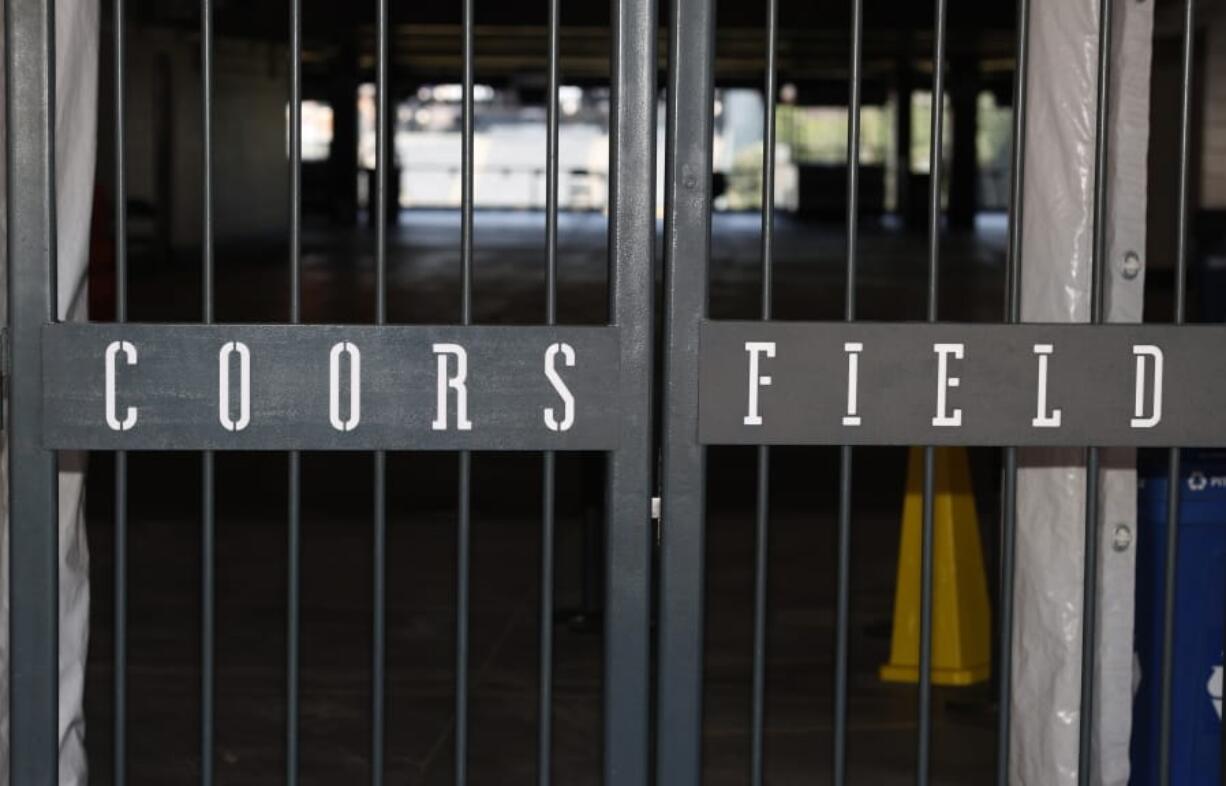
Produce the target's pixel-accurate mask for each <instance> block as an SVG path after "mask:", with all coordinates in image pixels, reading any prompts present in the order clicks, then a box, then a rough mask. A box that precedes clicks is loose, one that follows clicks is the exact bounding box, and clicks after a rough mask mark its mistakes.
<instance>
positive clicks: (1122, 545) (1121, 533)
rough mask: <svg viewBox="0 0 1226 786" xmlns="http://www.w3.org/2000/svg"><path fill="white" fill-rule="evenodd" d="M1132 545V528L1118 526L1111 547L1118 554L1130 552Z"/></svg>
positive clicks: (1125, 525)
mask: <svg viewBox="0 0 1226 786" xmlns="http://www.w3.org/2000/svg"><path fill="white" fill-rule="evenodd" d="M1131 545H1132V528H1131V527H1129V526H1128V525H1127V524H1117V525H1116V527H1115V537H1114V538H1113V539H1112V542H1111V547H1112V548H1113V549H1115V550H1116V551H1117V552H1124V551H1128V547H1129V546H1131Z"/></svg>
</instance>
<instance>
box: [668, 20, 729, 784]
mask: <svg viewBox="0 0 1226 786" xmlns="http://www.w3.org/2000/svg"><path fill="white" fill-rule="evenodd" d="M669 50H670V51H669V59H668V132H667V141H666V143H665V151H666V152H665V156H666V160H665V166H664V170H665V178H666V180H665V199H666V200H667V205H666V207H667V209H666V211H665V219H664V220H665V227H664V253H665V267H664V299H665V304H666V309H665V314H664V342H665V348H666V351H665V356H664V411H663V413H662V414H663V426H664V451H663V477H662V486H663V492H664V495H663V501H664V505H663V511H662V513H663V522H664V523H663V526H662V528H661V530H662V531H661V535H660V620H659V659H660V660H659V706H658V710H657V715H658V731H657V745H656V749H657V766H656V781H657V782H658V783H662V784H663V783H667V784H670V786H697V784H698V783H699V781H700V776H701V771H702V671H703V668H702V665H703V647H702V643H703V624H702V623H703V620H702V614H703V606H704V604H703V592H704V578H703V572H704V559H705V554H704V551H705V548H706V547H705V537H706V536H705V510H704V509H705V502H706V500H705V496H706V488H705V485H706V484H705V478H706V466H705V463H706V451H705V450H704V449H703V448H702V447H701V446H700V445H699V443H698V335H699V327H700V325H701V323H702V320H703V319H704V317H705V316H706V314H707V268H708V262H709V257H710V246H711V156H712V151H711V144H712V142H711V131H712V124H713V108H714V84H713V76H712V70H713V63H714V57H715V4H714V3H713V2H712V0H672V20H671V24H670V26H669Z"/></svg>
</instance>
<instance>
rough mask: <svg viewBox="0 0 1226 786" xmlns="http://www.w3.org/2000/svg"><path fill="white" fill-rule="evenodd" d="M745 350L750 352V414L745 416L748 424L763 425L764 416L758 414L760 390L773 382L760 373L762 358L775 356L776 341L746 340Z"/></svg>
mask: <svg viewBox="0 0 1226 786" xmlns="http://www.w3.org/2000/svg"><path fill="white" fill-rule="evenodd" d="M745 351H746V352H748V353H749V414H748V415H746V416H745V425H746V426H761V425H762V416H761V415H760V414H758V391H759V390H760V389H761V388H764V387H766V386H768V385H770V384H771V378H770V377H766V376H762V375H761V374H759V373H758V366H759V365H760V364H761V361H760V358H761V356H762V355H766V356H767V357H768V358H773V357H774V356H775V342H774V341H746V342H745Z"/></svg>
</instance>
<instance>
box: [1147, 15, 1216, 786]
mask: <svg viewBox="0 0 1226 786" xmlns="http://www.w3.org/2000/svg"><path fill="white" fill-rule="evenodd" d="M1195 36H1196V0H1185V2H1184V16H1183V83H1182V85H1181V89H1182V95H1181V96H1180V129H1179V216H1178V219H1177V220H1178V222H1179V223H1178V227H1179V229H1178V233H1177V237H1176V244H1177V247H1176V250H1175V320H1174V321H1175V324H1176V325H1182V324H1183V323H1184V319H1185V318H1186V316H1187V314H1186V312H1187V294H1188V212H1189V205H1188V203H1189V196H1190V193H1189V192H1190V182H1189V181H1190V174H1189V162H1190V159H1191V150H1192V78H1193V60H1194V57H1195V52H1196V40H1195ZM1169 455H1170V459H1169V464H1170V467H1169V474H1168V475H1167V483H1166V495H1167V499H1166V502H1167V506H1166V553H1165V557H1166V560H1165V563H1164V565H1163V582H1162V676H1161V681H1162V682H1161V684H1162V700H1161V701H1162V703H1161V706H1160V709H1159V725H1158V783H1159V784H1161V786H1168V785H1169V784H1170V782H1171V712H1172V708H1173V705H1174V698H1175V697H1174V689H1175V593H1176V576H1175V572H1176V571H1177V570H1178V568H1179V495H1180V491H1181V488H1180V477H1181V474H1182V473H1181V472H1180V461H1179V459H1180V454H1179V448H1177V447H1175V448H1171V450H1170V454H1169ZM1223 776H1224V777H1226V771H1224V772H1223Z"/></svg>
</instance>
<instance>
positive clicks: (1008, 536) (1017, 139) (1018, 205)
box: [996, 0, 1030, 786]
mask: <svg viewBox="0 0 1226 786" xmlns="http://www.w3.org/2000/svg"><path fill="white" fill-rule="evenodd" d="M1029 67H1030V0H1019V2H1018V8H1017V66H1016V72H1015V73H1014V82H1013V163H1012V167H1011V170H1012V172H1011V183H1010V204H1009V208H1010V212H1009V258H1008V266H1007V272H1006V280H1005V301H1006V302H1005V318H1006V321H1008V322H1009V323H1011V324H1016V323H1018V322H1020V321H1021V318H1022V286H1021V282H1022V247H1023V246H1022V241H1023V239H1024V227H1023V219H1024V218H1025V211H1024V208H1025V199H1026V117H1027V114H1028V113H1027V106H1028V104H1029V95H1028V85H1029V74H1028V73H1027V70H1028V69H1029ZM1003 485H1004V489H1003V491H1002V494H1001V536H1000V541H1001V548H1000V653H999V656H998V657H999V658H1000V669H999V672H998V674H997V680H998V681H999V684H998V685H997V695H998V697H999V699H998V705H999V708H998V712H999V715H998V717H997V724H996V784H997V786H1008V783H1009V734H1010V727H1011V721H1012V711H1013V585H1014V574H1015V568H1016V564H1015V557H1016V551H1017V448H1016V447H1008V448H1005V466H1004V484H1003Z"/></svg>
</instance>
